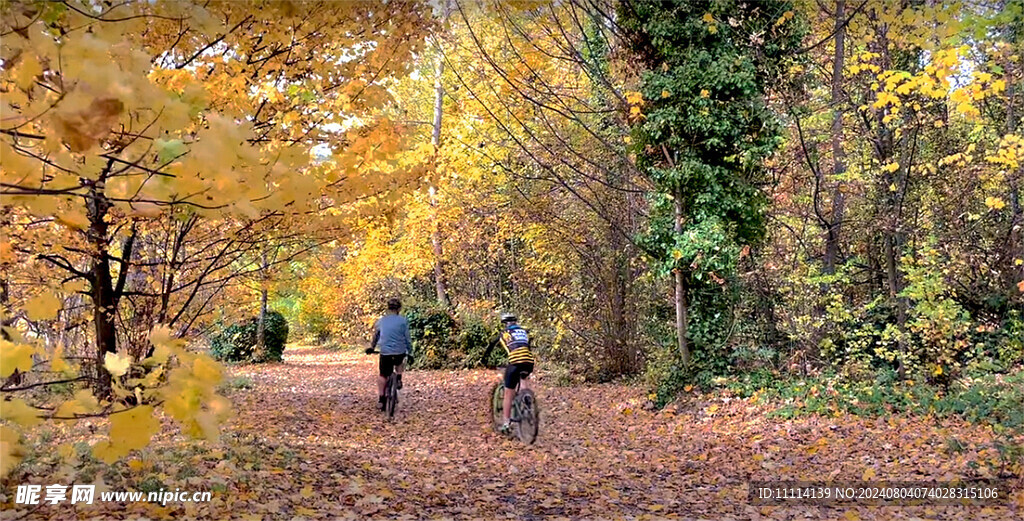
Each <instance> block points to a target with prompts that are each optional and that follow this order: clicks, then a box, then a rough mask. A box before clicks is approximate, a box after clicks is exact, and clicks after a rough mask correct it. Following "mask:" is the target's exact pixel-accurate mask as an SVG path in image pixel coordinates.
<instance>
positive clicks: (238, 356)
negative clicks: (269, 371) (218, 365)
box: [210, 311, 288, 362]
mask: <svg viewBox="0 0 1024 521" xmlns="http://www.w3.org/2000/svg"><path fill="white" fill-rule="evenodd" d="M264 327H265V332H264V334H265V336H266V338H265V340H266V345H265V353H264V354H263V356H262V357H259V356H258V354H257V353H256V335H257V332H258V330H259V319H258V318H251V319H249V320H247V321H245V322H241V323H238V324H232V325H231V326H228V327H227V328H225V329H224V331H222V332H221V333H220V334H218V335H215V336H214V337H213V338H212V339H210V353H211V354H212V355H213V356H214V357H215V358H217V359H218V360H225V361H228V362H242V361H252V362H280V361H281V360H282V357H283V353H284V346H285V343H287V341H288V322H287V321H286V320H285V318H284V315H282V314H280V313H278V312H276V311H269V312H267V316H266V324H265V325H264Z"/></svg>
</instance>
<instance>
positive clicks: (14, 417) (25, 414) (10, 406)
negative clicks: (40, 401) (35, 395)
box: [0, 398, 42, 427]
mask: <svg viewBox="0 0 1024 521" xmlns="http://www.w3.org/2000/svg"><path fill="white" fill-rule="evenodd" d="M0 418H3V419H5V420H7V421H11V422H14V423H16V424H18V425H21V426H23V427H32V426H33V425H36V424H38V423H39V422H41V421H42V420H41V419H40V418H39V413H38V412H37V411H36V409H34V408H32V407H30V406H29V405H28V404H27V403H25V400H22V399H21V398H14V399H13V400H6V401H4V402H3V407H0Z"/></svg>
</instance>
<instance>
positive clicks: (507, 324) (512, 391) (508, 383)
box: [483, 313, 537, 433]
mask: <svg viewBox="0 0 1024 521" xmlns="http://www.w3.org/2000/svg"><path fill="white" fill-rule="evenodd" d="M518 321H519V320H518V319H517V318H516V316H515V315H513V314H512V313H503V314H502V315H501V327H502V331H501V333H500V334H499V335H498V338H496V339H495V340H494V341H492V342H491V343H490V345H488V346H487V351H486V352H484V357H483V359H484V360H486V359H487V356H488V355H490V354H491V350H492V349H494V346H495V345H497V344H499V343H500V344H501V346H502V347H504V348H505V352H506V353H507V354H508V365H507V366H506V367H505V399H504V401H503V402H502V403H503V406H502V409H501V414H502V416H504V419H505V423H503V424H502V425H501V429H500V430H501V432H502V433H508V432H509V431H510V430H512V421H511V418H512V400H513V399H515V395H516V387H518V386H519V382H520V381H521V380H525V379H526V378H527V377H529V376H530V373H532V372H533V364H534V363H535V362H536V361H537V359H536V358H535V357H534V356H533V352H532V351H530V334H529V333H528V332H527V331H526V330H525V329H523V328H522V326H520V325H519V324H518Z"/></svg>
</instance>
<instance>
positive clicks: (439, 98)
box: [430, 5, 451, 307]
mask: <svg viewBox="0 0 1024 521" xmlns="http://www.w3.org/2000/svg"><path fill="white" fill-rule="evenodd" d="M447 16H448V13H447V5H446V6H445V17H447ZM437 46H438V57H437V66H436V68H435V69H434V128H433V132H432V133H431V137H430V142H431V143H433V145H434V154H435V156H434V157H435V164H436V159H437V156H438V155H440V154H439V152H438V151H439V150H440V149H441V117H442V116H443V115H444V85H443V84H442V83H441V74H442V73H443V72H444V56H442V55H441V54H440V51H441V40H440V39H437ZM430 206H431V208H433V209H435V211H434V223H433V226H434V230H433V232H432V233H431V234H430V241H431V243H433V247H434V289H435V290H436V291H437V302H438V303H439V304H441V305H442V306H445V307H451V300H450V299H449V297H448V283H447V280H446V279H445V276H444V249H443V247H442V237H441V230H440V227H439V225H438V219H437V212H436V208H437V199H436V192H435V190H434V188H433V187H431V188H430Z"/></svg>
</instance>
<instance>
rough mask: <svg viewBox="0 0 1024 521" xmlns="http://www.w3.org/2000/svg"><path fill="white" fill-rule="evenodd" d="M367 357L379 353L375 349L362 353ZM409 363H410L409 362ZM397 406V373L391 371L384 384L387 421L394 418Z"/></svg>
mask: <svg viewBox="0 0 1024 521" xmlns="http://www.w3.org/2000/svg"><path fill="white" fill-rule="evenodd" d="M364 352H365V353H366V354H368V355H372V354H380V351H377V350H375V349H367V350H366V351H364ZM410 363H411V362H410ZM397 405H398V371H394V370H393V371H391V376H389V377H388V379H387V382H385V383H384V412H385V414H387V415H388V419H389V420H390V419H393V418H394V417H395V407H396V406H397Z"/></svg>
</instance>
